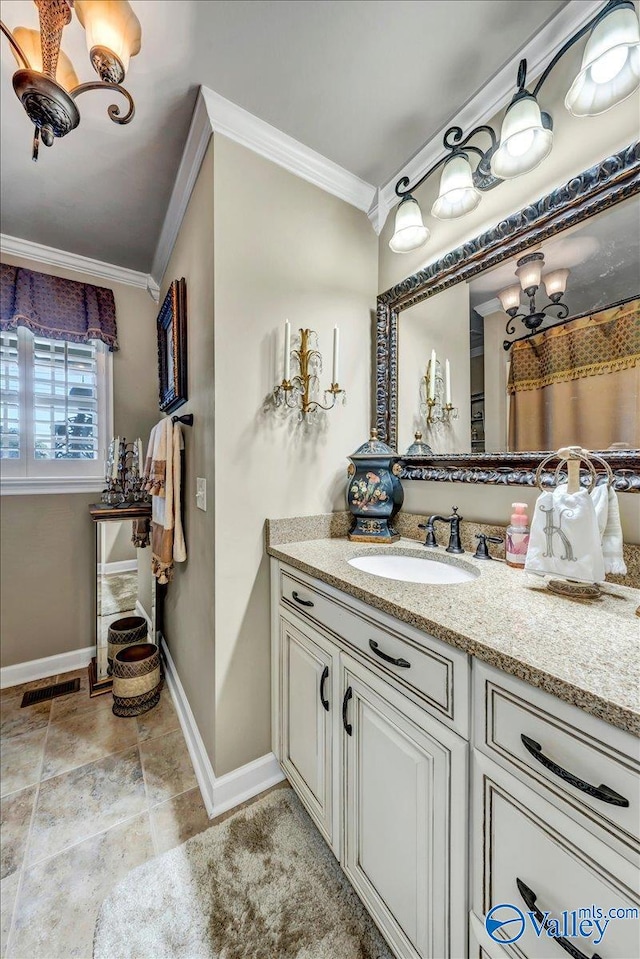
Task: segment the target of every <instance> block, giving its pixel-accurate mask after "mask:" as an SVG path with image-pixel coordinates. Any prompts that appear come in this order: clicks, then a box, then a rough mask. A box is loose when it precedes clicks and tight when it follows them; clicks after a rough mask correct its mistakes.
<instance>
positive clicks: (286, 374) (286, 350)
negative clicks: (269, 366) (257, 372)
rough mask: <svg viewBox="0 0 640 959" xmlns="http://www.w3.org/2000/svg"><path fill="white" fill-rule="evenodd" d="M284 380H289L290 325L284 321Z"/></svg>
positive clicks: (287, 321)
mask: <svg viewBox="0 0 640 959" xmlns="http://www.w3.org/2000/svg"><path fill="white" fill-rule="evenodd" d="M284 378H285V380H290V379H291V324H290V323H289V320H285V321H284Z"/></svg>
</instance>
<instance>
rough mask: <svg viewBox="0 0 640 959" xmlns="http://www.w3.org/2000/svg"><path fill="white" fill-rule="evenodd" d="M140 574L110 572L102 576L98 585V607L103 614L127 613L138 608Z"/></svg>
mask: <svg viewBox="0 0 640 959" xmlns="http://www.w3.org/2000/svg"><path fill="white" fill-rule="evenodd" d="M137 598H138V574H137V572H130V573H110V574H109V575H108V576H101V577H100V579H99V585H98V609H99V610H100V612H101V615H102V616H111V615H113V613H125V612H127V610H130V609H135V608H136V600H137Z"/></svg>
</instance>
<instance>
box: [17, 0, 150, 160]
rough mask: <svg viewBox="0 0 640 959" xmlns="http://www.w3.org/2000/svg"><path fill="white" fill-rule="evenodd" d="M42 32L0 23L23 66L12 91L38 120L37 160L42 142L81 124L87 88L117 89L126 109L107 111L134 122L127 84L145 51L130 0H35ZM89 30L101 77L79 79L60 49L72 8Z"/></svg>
mask: <svg viewBox="0 0 640 959" xmlns="http://www.w3.org/2000/svg"><path fill="white" fill-rule="evenodd" d="M34 3H35V5H36V7H37V8H38V15H39V19H40V31H39V32H38V31H37V30H28V29H27V28H26V27H16V29H15V30H14V31H13V33H12V32H11V31H10V30H9V29H8V27H7V26H6V25H5V24H4V23H2V21H0V29H1V30H2V33H4V35H5V36H6V38H7V40H8V41H9V43H10V45H11V51H12V53H13V55H14V57H15V58H16V61H17V63H18V66H19V67H20V69H18V70H16V72H15V73H14V75H13V89H14V90H15V92H16V96H17V97H18V99H19V100H20V102H21V103H22V105H23V107H24V109H25V111H26V113H27V116H28V117H29V119H30V120H31V122H32V123H33V124H34V127H35V132H34V137H33V153H32V158H33V159H34V160H37V159H38V145H39V142H40V140H42V142H43V143H44V145H45V146H48V147H50V146H51V145H52V144H53V141H54V139H55V138H56V137H63V136H66V134H67V133H69V132H70V131H71V130H75V128H76V127H77V126H78V124H79V123H80V111H79V110H78V107H77V106H76V102H75V101H76V99H77V98H78V97H79V96H80V94H81V93H86V92H87V91H88V90H114V91H116V92H117V93H120V94H122V96H123V97H124V98H125V100H126V101H127V111H126V113H124V114H122V115H121V112H120V107H119V106H117V105H116V104H112V105H111V106H110V107H109V108H108V110H107V113H108V114H109V117H110V119H111V120H113V122H114V123H118V124H121V125H122V124H125V123H129V122H130V121H131V120H132V119H133V116H134V113H135V105H134V102H133V98H132V96H131V94H130V93H129V92H128V90H126V89H125V88H124V87H123V86H121V84H122V81H123V80H124V78H125V75H126V72H127V68H128V66H129V60H130V58H131V57H134V56H135V55H136V54H137V53H139V52H140V38H141V29H140V21H139V20H138V18H137V17H136V15H135V13H134V12H133V10H132V9H131V7H130V5H129V3H128V2H127V0H75V3H74V2H73V0H34ZM72 8H73V9H75V11H76V15H77V17H78V20H79V21H80V23H81V24H82V26H83V27H84V28H85V31H86V39H87V48H88V51H89V59H90V60H91V64H92V66H93V68H94V70H95V71H96V73H97V74H98V76H99V77H100V80H98V81H95V80H94V81H92V82H89V83H78V77H77V76H76V73H75V70H74V68H73V65H72V63H71V61H70V60H69V58H68V57H67V56H66V54H65V53H64V52H63V51H62V50H61V48H60V44H61V41H62V31H63V30H64V28H65V27H66V26H67V25H68V24H69V23H70V22H71V10H72Z"/></svg>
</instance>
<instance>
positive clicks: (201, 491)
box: [196, 476, 207, 513]
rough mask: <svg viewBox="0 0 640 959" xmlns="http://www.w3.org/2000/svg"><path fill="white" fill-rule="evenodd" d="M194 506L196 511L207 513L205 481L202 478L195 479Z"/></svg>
mask: <svg viewBox="0 0 640 959" xmlns="http://www.w3.org/2000/svg"><path fill="white" fill-rule="evenodd" d="M196 506H197V507H198V509H202V510H204V511H205V513H206V511H207V481H206V479H203V478H202V476H198V477H197V479H196Z"/></svg>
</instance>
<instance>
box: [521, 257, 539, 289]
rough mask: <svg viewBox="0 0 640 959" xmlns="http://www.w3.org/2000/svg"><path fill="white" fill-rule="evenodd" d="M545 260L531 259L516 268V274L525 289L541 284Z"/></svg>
mask: <svg viewBox="0 0 640 959" xmlns="http://www.w3.org/2000/svg"><path fill="white" fill-rule="evenodd" d="M543 266H544V260H530V261H529V263H523V264H522V266H519V267H518V269H517V270H516V276H517V277H518V279H519V280H520V286H521V287H522V289H523V290H529V289H531V287H534V286H535V287H536V288H537V287H539V286H540V277H541V275H542V267H543Z"/></svg>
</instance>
